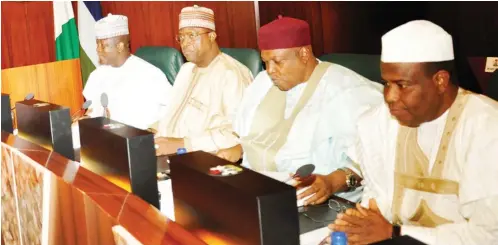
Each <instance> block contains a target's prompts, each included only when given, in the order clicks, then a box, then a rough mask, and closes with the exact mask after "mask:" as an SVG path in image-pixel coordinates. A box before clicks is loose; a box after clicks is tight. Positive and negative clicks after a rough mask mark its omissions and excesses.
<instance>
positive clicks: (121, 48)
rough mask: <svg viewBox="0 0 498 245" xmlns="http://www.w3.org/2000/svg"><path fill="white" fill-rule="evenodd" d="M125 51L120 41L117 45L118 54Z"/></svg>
mask: <svg viewBox="0 0 498 245" xmlns="http://www.w3.org/2000/svg"><path fill="white" fill-rule="evenodd" d="M124 50H125V44H124V43H123V42H122V41H121V42H119V43H118V52H119V53H122V52H123V51H124Z"/></svg>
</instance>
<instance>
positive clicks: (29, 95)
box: [10, 93, 35, 111]
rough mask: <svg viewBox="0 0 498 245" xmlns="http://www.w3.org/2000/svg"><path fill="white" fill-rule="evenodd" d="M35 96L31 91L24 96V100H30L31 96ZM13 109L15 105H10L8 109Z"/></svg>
mask: <svg viewBox="0 0 498 245" xmlns="http://www.w3.org/2000/svg"><path fill="white" fill-rule="evenodd" d="M34 97H35V95H34V94H33V93H28V94H27V95H26V96H24V100H32V99H33V98H34ZM14 109H16V107H15V106H14V107H12V109H10V110H11V111H13V110H14Z"/></svg>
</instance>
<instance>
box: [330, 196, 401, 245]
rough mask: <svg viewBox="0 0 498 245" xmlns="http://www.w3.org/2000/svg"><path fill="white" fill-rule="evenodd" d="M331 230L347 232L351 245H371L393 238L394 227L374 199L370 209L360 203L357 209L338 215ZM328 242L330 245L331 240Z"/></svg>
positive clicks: (370, 202) (370, 203)
mask: <svg viewBox="0 0 498 245" xmlns="http://www.w3.org/2000/svg"><path fill="white" fill-rule="evenodd" d="M329 228H330V230H332V231H342V232H345V233H346V235H347V237H348V244H350V245H359V244H370V243H374V242H379V241H383V240H386V239H389V238H391V236H392V225H391V223H389V221H387V220H386V219H385V218H384V216H383V215H382V213H381V212H380V210H379V208H378V206H377V202H376V201H375V200H374V199H370V201H369V208H368V209H367V208H363V207H361V205H360V204H359V203H358V204H356V209H348V210H346V212H345V213H342V214H339V215H337V219H336V220H335V221H334V223H333V224H330V225H329ZM327 241H328V242H329V244H330V238H328V239H327Z"/></svg>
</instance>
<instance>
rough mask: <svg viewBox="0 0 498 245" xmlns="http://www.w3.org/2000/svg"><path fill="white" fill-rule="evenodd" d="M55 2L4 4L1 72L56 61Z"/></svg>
mask: <svg viewBox="0 0 498 245" xmlns="http://www.w3.org/2000/svg"><path fill="white" fill-rule="evenodd" d="M53 22H54V17H53V10H52V2H2V69H5V68H11V67H18V66H26V65H33V64H41V63H47V62H51V61H55V38H54V24H53Z"/></svg>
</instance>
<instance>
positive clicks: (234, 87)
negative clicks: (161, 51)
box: [157, 53, 253, 152]
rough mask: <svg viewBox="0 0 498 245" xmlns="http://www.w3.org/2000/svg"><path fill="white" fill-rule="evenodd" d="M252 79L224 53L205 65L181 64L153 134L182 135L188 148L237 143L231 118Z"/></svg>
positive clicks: (208, 149) (212, 149)
mask: <svg viewBox="0 0 498 245" xmlns="http://www.w3.org/2000/svg"><path fill="white" fill-rule="evenodd" d="M252 79H253V77H252V74H251V72H250V71H249V69H248V68H247V67H246V66H244V65H243V64H242V63H240V62H238V61H237V60H235V59H234V58H232V57H231V56H229V55H227V54H224V53H220V54H219V55H218V56H217V57H216V58H214V59H213V60H212V61H211V63H210V64H209V65H208V66H207V67H198V66H196V65H195V64H193V63H191V62H188V63H186V64H184V65H183V66H182V67H181V69H180V71H179V73H178V76H177V77H176V80H175V83H174V86H173V92H172V94H173V97H172V101H171V106H169V107H168V110H167V112H166V116H165V117H164V118H163V120H161V122H160V123H159V128H158V134H157V135H158V136H163V137H174V138H184V142H185V147H186V148H187V150H189V151H197V150H203V151H206V152H216V151H218V150H220V149H225V148H230V147H232V146H235V145H237V144H238V138H237V137H236V136H235V135H234V134H233V129H232V120H233V117H234V115H235V112H236V110H237V108H238V106H239V104H240V101H241V100H242V95H243V93H244V89H245V88H246V87H247V86H248V85H249V84H250V83H251V82H252Z"/></svg>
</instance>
